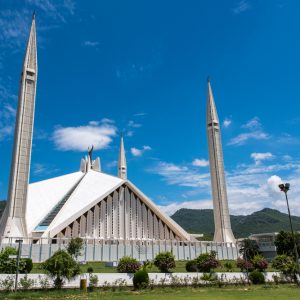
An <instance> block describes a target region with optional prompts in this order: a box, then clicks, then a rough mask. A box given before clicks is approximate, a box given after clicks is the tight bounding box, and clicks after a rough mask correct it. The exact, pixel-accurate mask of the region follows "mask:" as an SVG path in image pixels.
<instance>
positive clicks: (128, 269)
mask: <svg viewBox="0 0 300 300" xmlns="http://www.w3.org/2000/svg"><path fill="white" fill-rule="evenodd" d="M140 268H141V264H140V263H139V262H138V261H137V260H136V259H135V258H132V257H130V256H123V257H122V258H121V259H120V261H119V264H118V267H117V270H118V272H119V273H135V272H136V271H138V270H139V269H140Z"/></svg>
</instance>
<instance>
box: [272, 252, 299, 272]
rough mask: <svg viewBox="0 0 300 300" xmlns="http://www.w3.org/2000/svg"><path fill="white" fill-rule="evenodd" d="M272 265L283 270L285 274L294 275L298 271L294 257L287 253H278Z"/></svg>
mask: <svg viewBox="0 0 300 300" xmlns="http://www.w3.org/2000/svg"><path fill="white" fill-rule="evenodd" d="M272 266H273V268H275V269H276V270H279V271H280V272H282V273H283V274H284V275H285V276H293V275H294V274H295V273H296V271H297V266H296V263H295V262H294V259H293V257H291V256H288V255H286V254H282V255H277V256H276V257H275V258H274V259H273V261H272Z"/></svg>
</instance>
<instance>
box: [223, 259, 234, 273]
mask: <svg viewBox="0 0 300 300" xmlns="http://www.w3.org/2000/svg"><path fill="white" fill-rule="evenodd" d="M224 268H225V269H226V271H227V272H232V269H233V263H232V262H231V261H226V262H225V263H224Z"/></svg>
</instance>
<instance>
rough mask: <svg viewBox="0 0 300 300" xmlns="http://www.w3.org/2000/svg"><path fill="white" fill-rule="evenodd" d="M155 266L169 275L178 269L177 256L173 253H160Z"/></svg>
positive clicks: (156, 257)
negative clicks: (171, 271) (172, 270)
mask: <svg viewBox="0 0 300 300" xmlns="http://www.w3.org/2000/svg"><path fill="white" fill-rule="evenodd" d="M153 263H154V265H155V266H156V267H157V268H158V269H159V270H160V271H161V272H164V273H169V272H170V270H171V269H174V268H175V267H176V263H175V256H174V255H173V254H172V253H171V252H161V253H158V254H157V255H156V256H155V258H154V262H153Z"/></svg>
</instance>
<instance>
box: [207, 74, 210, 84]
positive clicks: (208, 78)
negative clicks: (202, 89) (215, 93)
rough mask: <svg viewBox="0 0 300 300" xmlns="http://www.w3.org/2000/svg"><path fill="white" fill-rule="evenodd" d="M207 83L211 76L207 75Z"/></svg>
mask: <svg viewBox="0 0 300 300" xmlns="http://www.w3.org/2000/svg"><path fill="white" fill-rule="evenodd" d="M207 83H210V76H209V75H208V76H207Z"/></svg>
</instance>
